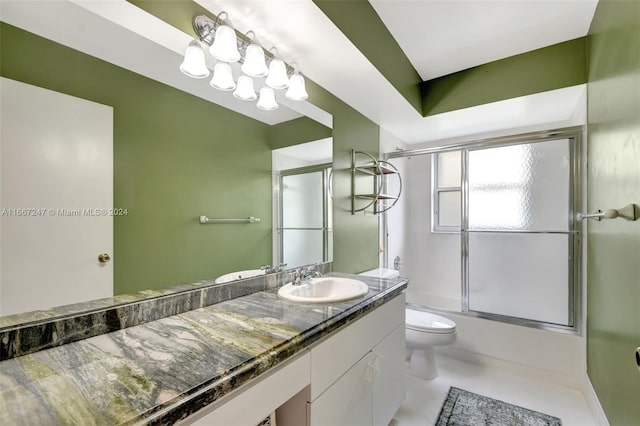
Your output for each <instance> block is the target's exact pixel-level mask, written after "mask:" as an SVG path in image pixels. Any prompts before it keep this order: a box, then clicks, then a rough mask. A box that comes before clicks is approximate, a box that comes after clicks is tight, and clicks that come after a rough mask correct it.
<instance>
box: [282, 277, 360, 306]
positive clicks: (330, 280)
mask: <svg viewBox="0 0 640 426" xmlns="http://www.w3.org/2000/svg"><path fill="white" fill-rule="evenodd" d="M368 291H369V286H368V285H366V284H365V283H364V282H362V281H360V280H354V279H352V278H340V277H320V278H311V279H309V280H307V281H304V282H303V283H302V284H299V285H294V284H293V283H289V284H286V285H284V286H282V287H280V290H278V296H280V297H282V298H283V299H287V300H289V301H291V302H301V303H330V302H341V301H343V300H349V299H354V298H356V297H360V296H364V295H365V294H367V292H368Z"/></svg>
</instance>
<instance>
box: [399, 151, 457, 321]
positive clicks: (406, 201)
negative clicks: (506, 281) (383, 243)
mask: <svg viewBox="0 0 640 426" xmlns="http://www.w3.org/2000/svg"><path fill="white" fill-rule="evenodd" d="M391 162H392V163H393V164H394V165H396V166H397V167H398V168H399V169H401V170H402V176H403V187H404V189H403V194H402V197H401V203H399V204H400V206H396V207H394V208H393V209H391V210H390V211H389V212H388V214H387V215H388V216H387V221H388V230H389V254H390V257H389V263H390V264H389V267H392V265H391V263H392V261H393V257H394V256H395V255H396V253H398V254H400V256H401V259H402V262H403V263H402V265H401V268H400V275H402V276H406V277H409V279H410V283H409V288H408V289H407V300H408V301H409V302H410V303H416V304H420V305H423V306H432V307H436V308H445V309H453V310H460V294H461V266H460V234H458V233H433V232H431V200H432V198H431V155H418V156H413V157H403V158H397V159H393V160H391Z"/></svg>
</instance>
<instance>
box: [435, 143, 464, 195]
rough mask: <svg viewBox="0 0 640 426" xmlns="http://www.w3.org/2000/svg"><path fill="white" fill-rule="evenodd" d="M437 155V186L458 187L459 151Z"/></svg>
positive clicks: (460, 173)
mask: <svg viewBox="0 0 640 426" xmlns="http://www.w3.org/2000/svg"><path fill="white" fill-rule="evenodd" d="M436 155H437V161H438V167H437V168H438V186H439V187H444V188H446V187H459V186H460V176H461V175H462V172H461V170H460V164H461V163H460V151H451V152H442V153H440V154H436Z"/></svg>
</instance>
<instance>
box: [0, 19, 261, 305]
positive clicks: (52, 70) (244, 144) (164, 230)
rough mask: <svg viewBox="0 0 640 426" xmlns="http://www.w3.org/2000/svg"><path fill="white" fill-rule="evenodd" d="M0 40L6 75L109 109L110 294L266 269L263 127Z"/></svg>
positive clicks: (20, 37) (73, 55)
mask: <svg viewBox="0 0 640 426" xmlns="http://www.w3.org/2000/svg"><path fill="white" fill-rule="evenodd" d="M0 43H1V48H0V51H1V53H0V54H1V68H0V73H1V75H2V76H3V77H7V78H11V79H14V80H19V81H23V82H25V83H29V84H33V85H36V86H41V87H45V88H48V89H51V90H55V91H58V92H62V93H67V94H69V95H73V96H77V97H80V98H83V99H88V100H91V101H94V102H98V103H101V104H105V105H110V106H112V107H113V108H114V206H115V207H122V208H127V209H128V211H129V215H128V216H126V217H116V218H114V243H115V247H114V256H113V259H114V260H113V262H114V270H115V292H116V293H117V294H120V293H125V292H133V291H139V290H144V289H149V288H158V287H163V286H167V285H175V284H179V283H182V282H188V281H194V280H198V279H203V278H211V277H215V276H218V275H220V274H222V273H226V272H229V271H233V270H238V269H246V268H254V267H256V266H259V265H262V264H266V263H270V261H271V148H270V146H269V137H268V136H269V126H267V125H265V124H262V123H260V122H257V121H255V120H252V119H249V118H247V117H244V116H242V115H240V114H237V113H235V112H232V111H229V110H227V109H224V108H222V107H219V106H217V105H214V104H212V103H210V102H207V101H204V100H202V99H200V98H197V97H195V96H192V95H189V94H187V93H184V92H181V91H179V90H177V89H174V88H171V87H168V86H166V85H163V84H161V83H158V82H156V81H153V80H150V79H148V78H145V77H142V76H140V75H138V74H135V73H133V72H130V71H127V70H125V69H122V68H120V67H117V66H114V65H112V64H109V63H106V62H104V61H101V60H99V59H96V58H93V57H91V56H88V55H85V54H82V53H80V52H78V51H75V50H72V49H69V48H67V47H64V46H61V45H59V44H56V43H53V42H51V41H49V40H46V39H43V38H40V37H37V36H35V35H33V34H31V33H28V32H25V31H22V30H20V29H17V28H14V27H12V26H9V25H7V24H1V26H0ZM201 214H206V215H209V216H213V217H215V216H218V217H244V216H249V215H254V216H257V217H260V218H261V219H262V222H261V223H259V224H253V225H219V226H218V225H206V226H205V225H200V224H199V223H198V222H197V216H198V215H201Z"/></svg>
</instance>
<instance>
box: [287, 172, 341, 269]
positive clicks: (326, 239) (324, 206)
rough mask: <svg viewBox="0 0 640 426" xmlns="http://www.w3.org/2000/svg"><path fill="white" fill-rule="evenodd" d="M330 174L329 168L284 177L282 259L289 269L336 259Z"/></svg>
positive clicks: (294, 173) (291, 173) (289, 174)
mask: <svg viewBox="0 0 640 426" xmlns="http://www.w3.org/2000/svg"><path fill="white" fill-rule="evenodd" d="M330 173H331V168H330V167H327V166H321V167H315V168H314V167H310V168H305V169H301V170H300V169H298V170H293V171H285V172H283V173H282V176H281V178H280V195H281V198H280V211H281V223H280V226H279V228H280V229H279V231H280V232H281V233H282V234H281V235H282V238H281V247H280V250H281V253H280V259H282V262H284V263H286V264H287V266H289V267H296V266H300V265H307V264H311V263H320V262H326V261H329V260H331V259H332V258H333V255H332V252H333V248H332V244H331V242H332V241H333V238H332V230H333V224H332V214H331V213H332V206H331V197H330V196H329V190H328V188H329V183H328V180H329V178H330Z"/></svg>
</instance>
